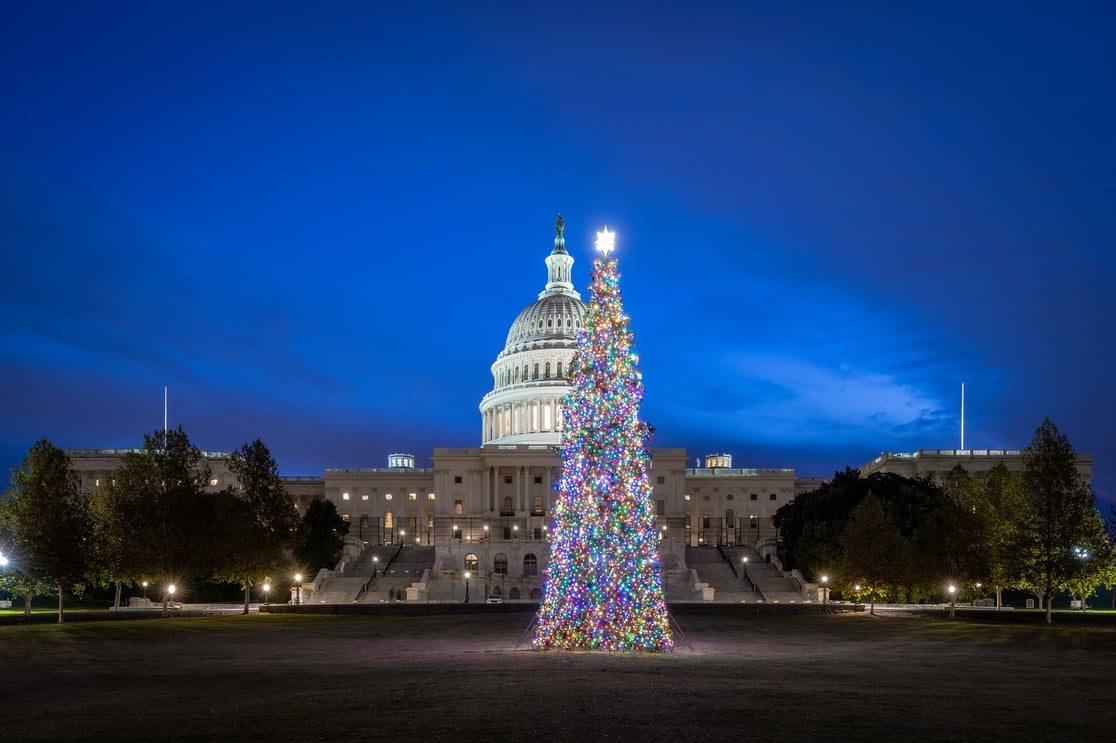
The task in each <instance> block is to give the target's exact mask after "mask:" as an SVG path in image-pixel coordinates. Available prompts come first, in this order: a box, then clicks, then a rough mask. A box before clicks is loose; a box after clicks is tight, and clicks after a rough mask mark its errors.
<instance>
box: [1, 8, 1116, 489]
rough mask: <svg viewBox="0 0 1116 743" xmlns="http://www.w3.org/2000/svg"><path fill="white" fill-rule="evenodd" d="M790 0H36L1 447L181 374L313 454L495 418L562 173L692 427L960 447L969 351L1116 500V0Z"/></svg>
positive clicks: (9, 252)
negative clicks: (610, 252)
mask: <svg viewBox="0 0 1116 743" xmlns="http://www.w3.org/2000/svg"><path fill="white" fill-rule="evenodd" d="M321 5H325V6H326V7H324V8H323V7H318V6H321ZM396 5H398V6H399V7H396ZM597 5H607V6H608V8H609V9H608V10H602V9H600V8H598V7H596V6H597ZM768 5H771V6H777V7H762V6H759V5H758V4H756V5H753V4H750V3H727V2H726V3H678V4H676V5H667V4H662V3H633V4H631V5H630V6H628V7H625V6H624V5H623V4H621V3H584V4H582V3H576V2H574V3H570V2H565V3H548V4H545V5H544V4H541V3H506V4H501V3H487V2H467V3H466V2H462V3H456V4H447V5H443V4H437V3H417V2H416V3H398V4H389V3H367V2H359V3H358V2H354V3H351V4H345V3H328V4H319V3H274V2H269V3H266V4H264V3H259V4H245V3H199V2H189V3H167V2H160V3H142V2H124V3H116V2H98V3H92V2H80V3H79V2H39V3H8V4H7V5H6V6H5V10H4V14H3V15H4V18H3V22H2V23H0V63H2V66H3V69H4V74H3V75H2V76H0V246H2V253H0V267H2V275H3V279H4V281H3V290H2V291H0V317H2V323H0V333H2V335H0V354H2V357H0V358H2V361H0V370H2V375H3V384H2V385H0V410H2V411H3V412H2V415H0V463H2V464H4V465H5V466H14V465H16V464H18V462H19V460H20V459H21V457H22V456H23V455H24V454H25V453H26V451H27V449H28V448H29V447H30V446H31V445H32V444H33V443H34V442H35V441H36V440H37V439H38V438H40V437H42V436H46V437H48V438H49V439H51V440H52V441H53V442H54V443H55V444H57V445H59V446H64V447H129V446H137V445H139V444H140V443H141V442H142V435H143V434H144V433H145V432H151V431H153V430H155V429H156V428H161V427H162V425H163V388H164V386H167V387H169V390H170V392H169V400H170V405H169V420H170V424H171V425H172V426H175V425H182V426H183V427H184V428H185V429H186V431H187V433H188V434H189V435H190V437H191V439H192V440H193V441H194V442H195V443H196V444H198V445H199V446H201V447H202V448H203V449H207V450H211V451H212V450H230V449H233V448H236V447H237V446H239V445H240V444H241V443H243V442H245V441H249V440H251V439H254V438H256V437H261V438H262V439H263V440H264V442H265V443H267V444H268V445H269V446H270V447H271V450H272V453H273V454H274V455H275V457H276V459H277V460H278V462H279V465H280V469H281V472H282V473H283V474H285V475H316V474H321V472H322V470H323V469H324V468H325V467H353V466H361V467H377V466H386V463H387V455H388V453H390V452H394V451H409V452H413V453H415V454H416V455H417V458H418V464H419V465H420V466H428V465H429V463H428V457H429V455H430V453H431V451H432V449H433V448H434V447H445V446H478V445H479V444H480V415H479V412H478V409H477V406H478V404H479V402H480V399H481V397H482V396H483V395H484V394H485V393H486V392H487V391H488V390H490V389H491V388H492V377H491V374H490V372H489V366H490V365H491V363H492V362H493V360H494V359H495V357H496V355H497V354H498V353H499V352H500V351H501V350H502V348H503V346H504V341H505V337H506V334H507V331H508V328H509V326H510V324H511V322H512V320H513V319H514V318H515V316H516V315H517V314H518V313H519V311H520V310H521V309H522V308H523V307H524V306H526V305H527V304H529V303H530V302H532V301H533V300H534V299H535V298H536V296H537V294H538V292H539V291H541V290H542V288H543V284H544V283H545V281H546V267H545V264H544V263H543V260H544V258H545V257H546V255H547V254H548V253H549V252H550V250H551V248H552V246H553V237H554V228H553V224H554V220H555V217H556V216H557V214H558V212H562V214H563V215H564V216H565V220H566V239H567V247H568V249H569V251H570V253H571V254H572V255H573V256H574V257H575V259H576V260H577V262H576V263H575V265H574V281H575V283H576V284H577V286H578V288H579V290H580V291H581V292H582V294H583V297H585V298H587V297H588V282H589V267H590V263H591V260H592V257H593V249H592V245H593V240H594V235H595V233H596V232H597V231H598V230H600V229H601V228H602V227H603V226H604V225H605V224H607V225H608V226H609V228H610V229H612V230H614V231H615V232H616V233H617V234H618V241H617V252H616V255H617V257H618V258H619V259H620V268H621V271H622V274H623V279H622V286H623V291H624V299H625V305H626V308H627V310H628V312H629V314H630V315H631V317H632V328H633V330H634V332H635V338H636V343H637V346H638V350H639V353H640V367H641V369H642V371H643V373H644V382H645V384H646V388H647V393H646V398H645V402H644V408H643V412H644V418H645V419H646V420H648V421H650V422H651V423H652V424H653V425H654V426H655V428H656V430H657V434H656V436H655V439H654V440H653V442H652V445H653V446H679V447H685V448H686V449H687V450H688V452H689V455H690V458H691V464H692V463H693V461H694V458H695V457H697V456H699V455H703V454H705V453H707V452H711V451H727V452H730V453H732V454H733V455H734V456H735V460H734V464H736V465H737V466H744V467H794V468H795V469H796V470H798V472H799V474H802V475H831V474H832V473H833V472H834V471H835V470H837V469H843V468H844V467H845V466H846V465H850V466H854V467H855V466H858V465H861V464H863V463H865V462H867V461H869V460H870V459H872V458H873V457H875V456H876V455H878V454H879V453H880V452H882V451H912V450H915V449H920V448H954V447H958V446H960V404H961V399H960V397H961V395H960V390H961V384H962V382H964V383H965V386H966V416H965V418H966V431H965V443H966V446H967V447H968V448H974V449H984V448H1022V447H1025V446H1027V445H1028V444H1029V443H1030V441H1031V437H1032V435H1033V433H1034V430H1035V429H1036V428H1037V427H1038V426H1039V425H1040V424H1041V423H1042V420H1043V418H1044V417H1049V418H1050V419H1051V420H1053V421H1054V422H1055V423H1056V424H1057V426H1058V427H1059V429H1060V430H1061V431H1062V432H1063V433H1065V434H1067V435H1068V436H1069V438H1070V441H1071V442H1072V443H1073V444H1074V446H1075V447H1076V448H1077V450H1078V451H1082V452H1089V453H1091V454H1092V455H1093V456H1094V459H1095V460H1096V463H1097V466H1096V469H1095V471H1094V485H1095V488H1096V489H1097V491H1098V494H1099V495H1100V496H1101V497H1102V498H1105V499H1107V500H1116V442H1114V440H1113V436H1112V435H1111V430H1112V426H1113V420H1116V409H1114V408H1116V406H1114V405H1113V397H1112V388H1111V382H1112V380H1113V378H1114V376H1116V351H1114V349H1113V341H1114V339H1116V282H1114V280H1113V276H1114V269H1116V265H1114V264H1116V259H1114V257H1113V254H1114V243H1116V110H1114V109H1116V104H1114V100H1116V96H1114V93H1113V91H1116V44H1114V43H1113V42H1112V29H1113V28H1116V5H1114V4H1112V3H1096V4H1089V3H1069V4H1064V5H1059V4H1055V3H1047V4H1044V5H1036V6H1033V7H1031V8H1028V6H1027V4H1026V3H1018V2H1013V3H1003V4H996V3H980V4H978V5H979V6H980V8H979V9H974V8H972V7H970V5H974V4H969V3H957V4H952V3H945V4H943V3H927V4H925V6H923V7H921V8H920V7H916V5H915V4H913V3H910V4H908V3H900V4H890V3H872V4H866V5H864V6H859V5H857V4H855V3H817V4H810V3H771V4H768ZM787 5H791V6H793V7H792V8H787V7H782V6H787ZM893 5H894V7H893ZM226 6H231V7H226ZM1105 510H1107V509H1105Z"/></svg>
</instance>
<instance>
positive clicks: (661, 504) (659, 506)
mask: <svg viewBox="0 0 1116 743" xmlns="http://www.w3.org/2000/svg"><path fill="white" fill-rule="evenodd" d="M655 515H656V516H666V501H665V500H658V501H655Z"/></svg>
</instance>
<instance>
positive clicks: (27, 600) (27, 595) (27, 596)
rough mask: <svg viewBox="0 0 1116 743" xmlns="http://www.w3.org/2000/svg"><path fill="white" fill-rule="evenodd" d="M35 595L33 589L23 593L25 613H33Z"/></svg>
mask: <svg viewBox="0 0 1116 743" xmlns="http://www.w3.org/2000/svg"><path fill="white" fill-rule="evenodd" d="M34 595H35V594H34V593H33V592H32V591H28V592H27V593H25V594H23V613H24V614H30V613H31V597H32V596H34Z"/></svg>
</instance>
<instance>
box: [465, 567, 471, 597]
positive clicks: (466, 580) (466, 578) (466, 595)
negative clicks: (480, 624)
mask: <svg viewBox="0 0 1116 743" xmlns="http://www.w3.org/2000/svg"><path fill="white" fill-rule="evenodd" d="M469 576H470V573H469V571H468V570H466V571H465V603H466V604H467V603H469Z"/></svg>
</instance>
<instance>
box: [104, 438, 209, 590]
mask: <svg viewBox="0 0 1116 743" xmlns="http://www.w3.org/2000/svg"><path fill="white" fill-rule="evenodd" d="M208 479H209V467H208V466H207V465H206V464H205V461H204V459H203V458H202V453H201V450H200V449H198V447H196V446H194V445H193V444H191V443H190V439H189V438H188V437H187V436H186V432H185V431H183V430H182V428H181V427H180V428H178V429H177V430H173V431H155V432H154V433H152V434H145V435H144V437H143V448H142V449H140V450H139V451H135V452H129V453H128V454H125V455H124V459H123V461H122V462H121V465H120V467H119V469H117V471H116V472H115V473H113V478H112V480H113V481H112V482H110V483H108V484H106V486H105V487H104V488H103V489H102V492H101V493H99V494H98V496H97V497H96V500H98V507H97V511H96V512H97V514H98V515H97V523H98V535H99V536H98V547H99V549H100V550H101V553H102V554H103V555H105V557H106V559H105V564H104V568H105V574H106V575H107V576H108V577H109V578H111V579H114V580H129V579H130V580H137V579H139V578H149V579H151V580H152V581H153V582H154V581H160V580H162V581H165V580H170V581H177V580H180V579H182V578H186V577H195V578H196V577H202V576H205V575H208V574H209V573H211V572H212V571H213V568H214V567H215V561H216V558H217V556H218V555H219V551H218V546H219V545H218V542H219V535H218V534H217V531H218V530H217V529H215V528H214V525H215V524H216V517H217V513H216V504H215V498H214V497H213V496H212V495H210V494H209V493H207V492H206V491H205V487H206V483H207V481H208Z"/></svg>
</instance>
